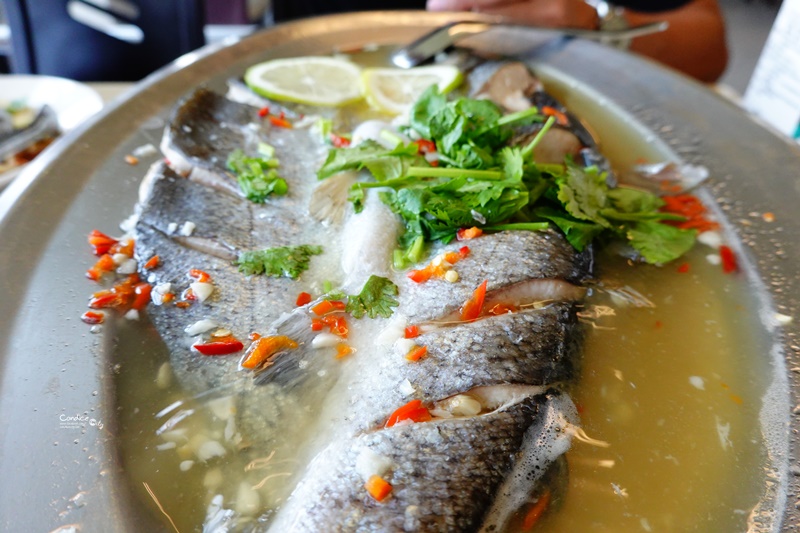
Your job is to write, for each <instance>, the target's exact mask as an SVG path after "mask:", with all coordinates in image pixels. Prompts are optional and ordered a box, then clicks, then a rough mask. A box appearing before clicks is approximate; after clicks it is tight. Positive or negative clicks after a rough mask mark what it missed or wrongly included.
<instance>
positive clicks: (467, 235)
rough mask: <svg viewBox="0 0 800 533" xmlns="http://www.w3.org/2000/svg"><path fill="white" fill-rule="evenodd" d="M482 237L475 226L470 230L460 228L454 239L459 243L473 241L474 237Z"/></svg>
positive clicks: (481, 233)
mask: <svg viewBox="0 0 800 533" xmlns="http://www.w3.org/2000/svg"><path fill="white" fill-rule="evenodd" d="M481 235H483V230H482V229H481V228H478V227H476V226H472V227H471V228H461V229H460V230H458V231H457V232H456V239H458V240H459V241H468V240H469V239H474V238H476V237H480V236H481Z"/></svg>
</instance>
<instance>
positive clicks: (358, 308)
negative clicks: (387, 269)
mask: <svg viewBox="0 0 800 533" xmlns="http://www.w3.org/2000/svg"><path fill="white" fill-rule="evenodd" d="M397 292H398V291H397V285H395V284H394V283H392V282H391V281H389V280H388V279H386V278H382V277H380V276H375V275H372V276H370V277H369V279H368V280H367V282H366V283H365V284H364V287H363V288H362V289H361V292H360V293H358V294H357V295H350V296H348V297H347V307H346V311H347V312H348V313H350V314H351V315H353V317H354V318H361V317H363V316H364V314H365V313H366V314H367V315H368V316H369V317H370V318H376V317H378V316H382V317H384V318H389V317H390V316H392V313H393V311H392V307H397V306H398V305H399V303H398V301H397V299H396V298H395V296H397Z"/></svg>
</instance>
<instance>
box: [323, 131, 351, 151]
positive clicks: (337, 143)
mask: <svg viewBox="0 0 800 533" xmlns="http://www.w3.org/2000/svg"><path fill="white" fill-rule="evenodd" d="M328 138H329V139H330V140H331V144H332V145H333V146H334V148H346V147H348V146H350V139H348V138H347V137H341V136H339V135H336V134H335V133H331V134H329V135H328Z"/></svg>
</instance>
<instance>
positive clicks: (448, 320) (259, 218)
mask: <svg viewBox="0 0 800 533" xmlns="http://www.w3.org/2000/svg"><path fill="white" fill-rule="evenodd" d="M483 68H484V71H483V72H482V73H481V74H480V76H478V78H481V79H482V80H483V81H481V82H478V81H475V80H473V90H474V92H475V93H476V94H479V93H481V92H483V93H486V95H487V96H488V97H490V98H493V99H497V100H498V101H499V103H500V104H501V105H504V106H507V107H509V108H513V106H519V105H522V104H521V102H527V104H528V105H530V102H531V101H532V100H536V99H537V98H538V99H541V98H544V96H543V94H544V93H542V91H541V87H540V85H539V84H538V82H537V81H536V80H535V79H534V78H532V77H531V75H530V73H529V72H528V70H527V68H526V67H525V66H524V65H521V64H516V63H500V64H494V65H493V66H492V65H490V66H485V67H483ZM487 69H488V70H487ZM509 71H513V75H509ZM497 77H503V79H506V81H503V82H502V83H499V85H505V86H507V87H510V88H511V89H512V90H513V91H514V94H511V95H505V96H503V95H499V94H497V89H496V87H494V86H492V83H493V82H497V79H496V78H497ZM478 78H476V79H478ZM508 80H510V81H508ZM487 84H489V85H487ZM495 85H497V83H495ZM235 88H236V87H235ZM237 90H239V91H240V90H241V89H240V88H238V89H237ZM236 99H237V100H242V98H236ZM244 100H246V101H247V102H249V103H243V102H241V101H235V100H234V99H233V93H231V95H229V97H225V96H223V95H220V94H216V93H214V92H211V91H209V90H206V89H199V90H197V91H196V92H195V93H194V94H192V95H190V96H188V97H187V98H186V99H185V100H184V101H183V102H181V103H180V104H179V106H178V107H177V108H176V110H175V111H174V112H173V114H172V117H171V119H170V122H169V125H168V126H167V128H166V131H165V135H164V138H163V142H162V151H163V152H164V154H165V156H166V160H167V162H166V163H158V164H156V165H155V166H154V167H153V168H152V169H151V171H150V172H149V173H148V176H147V178H146V179H145V181H144V182H143V185H142V188H141V198H140V202H139V206H138V208H137V214H138V219H137V223H136V227H135V233H136V252H137V255H138V258H139V260H140V263H141V264H144V263H145V262H146V261H147V260H148V258H150V257H152V256H154V255H158V256H159V257H160V259H161V263H162V266H161V267H160V268H158V269H156V270H145V269H143V270H142V272H141V273H142V275H143V276H144V277H146V278H147V279H148V281H149V282H150V283H151V284H153V285H154V286H155V287H156V288H158V287H160V288H161V289H160V291H161V292H160V293H159V294H161V293H163V292H164V291H165V290H166V289H169V291H170V292H172V293H174V294H175V295H178V294H186V293H184V292H183V291H185V290H186V289H187V288H189V287H190V283H191V282H193V279H192V278H190V277H188V276H187V275H188V274H189V273H190V272H192V271H193V269H194V270H195V271H197V270H201V271H203V272H204V273H206V274H207V275H208V276H210V278H211V280H212V281H211V282H212V283H213V292H211V294H210V296H209V297H208V298H207V299H206V300H205V301H203V302H202V303H199V302H196V301H192V302H190V304H189V305H186V306H182V307H184V308H177V307H175V306H174V305H171V304H170V303H168V302H161V301H159V302H158V303H161V304H162V305H158V306H154V307H153V308H152V311H151V312H150V315H151V319H152V322H153V325H154V327H155V328H156V329H157V330H158V332H159V334H160V336H161V338H162V339H163V341H164V343H165V344H166V346H167V348H168V349H169V352H170V357H171V363H172V367H173V369H174V372H175V374H176V376H177V377H178V379H179V381H180V383H181V385H182V386H183V387H184V388H185V389H186V390H187V391H188V392H189V393H190V394H193V395H198V396H199V397H204V395H208V397H220V396H223V395H230V396H232V397H234V398H235V402H236V418H235V420H236V432H238V433H237V434H239V435H240V436H241V438H242V440H243V441H244V442H246V443H247V445H248V446H252V447H253V448H257V449H260V450H261V451H263V452H264V455H266V451H268V450H270V449H271V450H273V451H274V450H278V451H279V453H280V454H283V455H282V456H283V457H285V458H287V461H288V460H291V461H294V464H295V466H294V467H293V468H292V470H291V472H290V474H291V475H289V476H288V477H285V478H282V484H281V488H282V490H279V491H278V495H276V496H275V497H274V498H273V500H272V501H270V502H265V506H266V507H267V508H266V509H264V510H263V513H262V514H261V516H260V517H258V518H254V519H253V520H250V521H248V520H246V519H242V520H241V521H240V522H238V524H239V526H240V527H247V528H250V529H252V530H266V529H269V530H271V531H278V532H285V531H477V530H480V529H483V530H486V531H496V530H499V529H502V528H503V527H505V525H506V524H507V523H508V521H509V519H510V518H511V516H512V515H513V514H514V513H515V512H517V511H518V510H519V509H521V508H522V507H524V505H525V504H526V502H527V501H528V499H529V497H531V496H532V495H535V494H536V493H537V491H538V490H539V487H540V485H541V483H542V482H543V481H542V479H543V476H545V473H546V472H556V471H558V472H562V471H563V465H561V463H560V462H559V461H558V459H559V457H561V456H562V454H563V453H564V452H565V451H566V450H567V449H568V448H569V445H570V441H571V434H572V433H573V432H574V430H575V428H576V425H577V424H578V420H577V414H576V410H575V407H574V406H573V404H572V402H571V400H570V399H569V396H568V394H567V393H566V392H564V391H565V388H564V385H565V384H568V383H569V382H571V381H573V380H574V379H575V376H576V374H577V371H578V368H579V359H580V352H581V342H582V332H581V326H580V324H579V322H578V319H577V311H578V310H579V309H580V306H581V301H582V299H583V297H584V295H585V293H586V288H585V287H584V283H585V282H586V281H587V280H588V279H590V278H591V276H592V269H593V259H592V253H591V250H590V249H589V250H587V251H585V252H582V253H578V252H576V251H575V249H574V248H573V247H572V246H571V245H570V244H569V243H568V242H567V241H566V239H565V238H564V236H563V235H561V234H560V233H558V232H557V231H555V230H552V229H548V230H545V231H537V232H531V231H499V232H496V233H491V234H487V235H483V236H480V237H477V238H474V239H472V240H470V241H469V243H468V248H469V253H468V254H465V255H464V257H462V258H461V259H460V260H459V261H458V263H457V265H456V269H457V272H458V279H457V281H456V282H454V280H452V279H451V280H449V281H448V280H446V279H444V278H437V277H434V278H431V279H430V280H428V281H427V282H425V283H418V282H415V281H413V280H411V279H409V277H408V276H407V275H406V274H407V272H406V271H396V270H395V269H393V268H392V251H393V249H394V248H395V246H396V241H397V238H398V235H399V234H400V232H401V231H402V230H401V224H400V222H399V220H398V219H397V217H396V216H395V215H394V213H392V211H391V210H390V209H389V207H388V206H387V205H385V204H384V203H383V202H381V200H380V198H379V195H378V194H375V193H374V192H372V191H371V192H370V193H369V194H366V195H365V198H364V208H363V210H362V211H361V212H360V213H355V212H354V211H353V210H352V208H350V207H349V204H348V202H347V201H346V200H347V194H348V190H349V188H350V185H351V184H352V183H355V182H357V181H359V180H362V179H364V178H363V176H362V175H360V174H358V173H343V174H341V175H338V176H335V177H332V178H329V179H327V180H325V181H322V182H318V181H317V179H316V171H317V169H318V168H319V166H320V165H321V163H322V162H323V160H324V158H325V156H326V153H327V148H328V146H327V144H326V143H325V139H323V137H322V136H321V135H320V134H319V132H316V131H314V129H313V128H311V127H309V126H308V124H310V122H311V121H308V120H306V121H305V122H306V123H307V124H306V125H305V126H304V125H302V124H301V123H302V121H300V120H299V117H296V115H293V114H292V111H291V110H290V109H285V110H284V109H283V108H280V107H279V106H276V105H275V104H274V103H269V106H270V112H271V113H273V114H277V113H279V112H280V111H284V113H285V115H286V116H289V117H291V118H292V119H295V118H297V119H298V120H297V121H296V122H295V127H286V124H285V123H284V122H282V120H283V118H281V119H280V120H266V119H265V117H264V116H263V115H264V113H263V111H260V109H261V108H260V107H259V106H260V105H261V104H262V102H261V101H260V100H259V99H258V98H256V97H252V95H250V97H248V98H244ZM253 103H255V104H256V105H250V104H253ZM548 103H550V104H553V105H556V104H555V103H554V101H550V100H548ZM276 110H277V111H276ZM283 116H284V115H281V117H283ZM557 131H558V130H557V129H556V130H553V131H552V132H548V134H547V135H549V136H550V137H549V138H551V139H553V146H550V147H549V148H548V150H550V151H551V152H553V151H554V153H556V155H552V154H551V155H550V156H549V157H554V158H556V159H557V160H558V161H563V159H564V155H566V154H572V153H579V152H580V151H581V150H584V149H593V146H588V145H587V143H588V141H587V140H586V138H585V134H586V132H585V131H584V130H583V129H575V130H574V131H571V130H570V129H569V128H568V127H567V126H564V127H563V128H562V132H561V133H558V132H557ZM529 134H530V132H524V131H522V132H520V134H519V136H520V138H525V136H526V135H529ZM559 135H561V136H560V137H559ZM567 137H568V138H567ZM565 138H567V142H562V141H563V139H565ZM512 142H513V141H512ZM520 142H522V141H520ZM265 145H266V146H268V147H271V149H274V157H275V158H276V160H277V161H278V162H279V164H278V165H277V169H278V172H279V174H280V177H281V178H283V179H284V180H285V182H286V184H287V185H288V190H287V191H286V194H285V195H274V194H273V195H271V196H269V197H268V198H267V199H266V201H265V202H264V203H254V202H252V201H250V200H248V199H246V198H245V197H244V196H245V195H244V193H243V192H242V190H241V189H240V187H239V185H238V184H237V177H236V173H235V172H233V171H231V170H230V167H229V165H228V163H227V161H228V158H229V157H230V154H231V153H232V152H234V151H235V150H241V151H242V152H243V153H244V154H245V155H246V156H250V157H256V156H258V154H259V151H260V150H263V147H264V146H265ZM559 150H560V151H559ZM542 157H544V155H542ZM187 223H190V224H189V225H188V226H187ZM300 245H313V246H320V247H322V250H323V252H322V253H321V255H318V256H314V257H311V258H310V263H309V268H308V270H307V271H305V272H303V273H302V275H301V276H300V277H299V279H297V280H294V279H289V278H287V277H278V278H275V277H266V276H258V275H245V274H244V273H242V272H240V271H239V268H238V267H237V265H236V264H235V262H236V261H237V258H239V257H240V256H241V254H243V253H245V252H249V251H254V250H261V249H265V248H275V247H285V246H300ZM462 247H463V243H451V244H446V245H441V244H439V245H434V246H433V248H432V250H431V257H437V256H439V257H444V256H445V255H446V254H459V253H460V251H461V249H462ZM429 260H430V258H429V259H426V260H425V261H424V262H423V263H420V264H418V265H415V266H414V267H412V268H416V269H422V268H424V267H425V263H427V262H428V261H429ZM196 275H197V274H196V272H195V276H196ZM371 276H381V277H384V278H387V279H388V280H390V281H391V282H392V283H393V284H394V286H396V287H397V306H396V308H394V309H393V311H394V312H393V315H392V317H391V318H375V319H370V318H361V319H358V320H356V319H353V318H350V319H349V322H348V324H349V332H348V333H347V347H348V353H349V354H346V356H345V357H342V358H337V357H336V355H335V354H336V353H338V352H337V350H338V349H340V348H339V347H337V346H336V345H335V344H336V343H331V342H329V341H330V338H331V335H330V334H328V333H325V334H324V335H327V336H321V335H320V334H319V333H318V329H317V330H315V329H314V328H313V326H314V325H315V324H316V322H315V320H319V319H318V316H317V314H316V313H315V312H314V311H312V308H313V306H315V305H316V304H318V303H319V302H321V301H322V300H321V299H317V300H314V301H313V302H311V303H308V304H305V305H299V306H298V305H296V304H295V299H296V297H297V295H298V293H301V292H303V291H306V292H309V293H312V294H322V293H323V292H324V290H323V285H324V284H325V283H324V282H329V283H330V284H332V285H333V286H334V287H341V288H343V290H344V291H345V292H346V293H348V294H354V293H357V292H358V290H359V289H360V288H361V287H362V286H364V285H365V283H368V280H369V279H371ZM481 287H482V290H484V291H485V300H484V298H482V299H481V301H482V305H483V307H484V308H485V309H487V310H488V309H495V308H497V309H501V310H500V311H498V312H496V313H494V312H492V313H490V312H485V313H483V314H481V315H480V316H476V317H472V318H470V319H467V320H465V319H464V318H463V317H462V315H461V314H460V308H461V307H462V306H463V305H464V304H465V302H467V301H468V300H470V298H472V297H474V294H475V293H476V288H477V289H480V288H481ZM159 298H160V296H159ZM406 327H412V328H415V330H416V331H417V333H416V335H412V337H413V338H412V339H405V338H403V337H404V334H403V331H404V328H406ZM214 330H217V332H221V333H220V334H228V335H232V336H233V337H235V338H236V339H240V340H241V339H247V337H248V336H249V335H250V334H251V333H253V332H258V333H259V334H261V335H265V336H269V337H270V338H277V337H278V336H281V337H282V338H289V339H291V340H292V342H293V343H294V345H293V346H289V347H285V349H282V350H279V351H278V353H277V354H276V355H275V357H274V359H270V360H269V361H268V364H267V365H263V366H266V368H260V369H259V370H261V372H260V373H259V374H258V377H256V378H255V379H254V378H253V374H252V373H251V372H249V371H247V370H243V369H242V364H244V363H243V361H244V359H240V358H239V357H237V356H219V357H209V356H204V355H201V354H200V353H197V350H196V349H193V348H192V344H193V343H196V342H200V341H197V338H198V337H202V336H205V337H203V338H206V339H207V337H208V335H209V332H213V331H214ZM320 339H326V342H322V341H320ZM340 340H341V339H340ZM244 344H247V342H245V343H244ZM415 347H416V348H419V347H425V350H426V353H425V355H424V357H422V358H420V359H419V360H416V361H410V360H409V359H408V358H407V357H406V356H407V355H408V353H407V352H408V351H409V349H413V348H415ZM403 409H405V410H406V411H409V410H412V411H413V410H414V409H416V410H417V411H416V412H417V413H419V416H418V418H417V419H416V420H415V419H414V418H413V417H412V418H408V417H407V418H403V416H401V415H400V414H398V413H401V412H403ZM170 414H174V410H173V411H170ZM171 420H172V422H171V423H170V424H169V427H173V425H175V424H179V423H180V420H181V418H180V417H178V416H177V415H176V417H174V418H173V419H171ZM242 447H244V446H240V448H242ZM270 457H272V455H270ZM553 475H555V474H553ZM558 475H559V476H560V475H562V474H558ZM376 479H377V480H379V481H380V482H381V483H383V484H385V485H384V486H388V487H390V489H389V490H390V495H389V496H386V497H376V494H375V493H374V491H373V490H369V489H368V487H369V486H371V485H370V484H371V483H376V482H378V481H376ZM365 485H366V486H367V487H365ZM210 509H211V508H210ZM213 510H214V511H213V513H212V512H210V514H209V518H208V523H213V524H218V523H220V521H222V518H223V517H224V518H225V520H227V519H228V518H229V517H231V516H232V514H231V513H232V511H231V509H230V507H229V506H228V508H226V505H225V503H224V501H223V503H220V500H218V499H215V500H214V502H213ZM231 520H235V519H234V518H232V519H231ZM226 523H228V524H229V525H230V522H226ZM226 527H227V526H226Z"/></svg>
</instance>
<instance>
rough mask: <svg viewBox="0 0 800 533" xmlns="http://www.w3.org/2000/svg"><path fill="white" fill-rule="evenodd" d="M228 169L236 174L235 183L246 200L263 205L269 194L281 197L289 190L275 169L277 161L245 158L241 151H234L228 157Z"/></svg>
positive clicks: (273, 159)
mask: <svg viewBox="0 0 800 533" xmlns="http://www.w3.org/2000/svg"><path fill="white" fill-rule="evenodd" d="M227 166H228V169H229V170H231V171H232V172H233V173H234V174H236V181H237V182H238V183H239V188H240V189H241V190H242V192H243V193H244V195H245V196H246V197H247V199H248V200H251V201H253V202H256V203H264V201H266V199H267V197H268V196H269V195H270V194H278V195H283V194H286V193H287V192H288V190H289V187H288V186H287V185H286V181H285V180H284V179H283V178H281V177H280V176H279V175H278V172H277V171H276V170H275V168H276V167H277V166H278V160H277V159H275V158H271V159H264V158H261V157H247V156H246V155H245V154H244V152H243V151H242V150H238V149H237V150H234V151H233V152H231V154H230V155H229V156H228V161H227Z"/></svg>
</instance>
